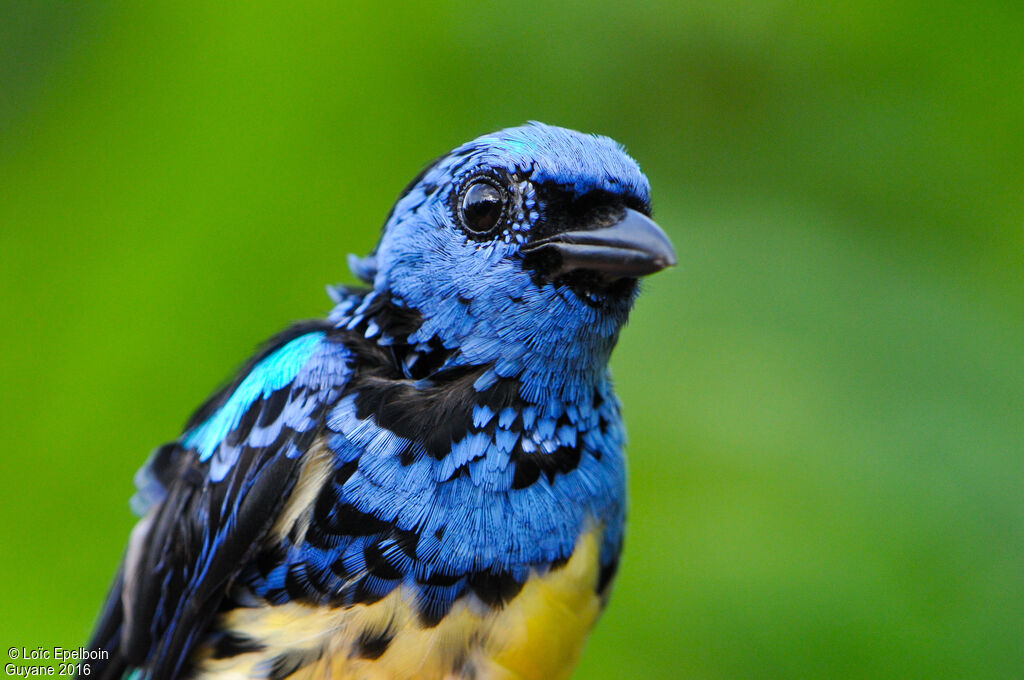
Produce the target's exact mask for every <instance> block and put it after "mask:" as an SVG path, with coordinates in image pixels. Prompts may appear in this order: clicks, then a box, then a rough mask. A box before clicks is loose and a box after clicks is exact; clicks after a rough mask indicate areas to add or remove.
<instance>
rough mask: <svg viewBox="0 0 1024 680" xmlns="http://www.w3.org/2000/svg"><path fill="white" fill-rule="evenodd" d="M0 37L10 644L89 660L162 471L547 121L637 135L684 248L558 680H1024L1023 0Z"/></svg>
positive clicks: (650, 329)
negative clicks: (398, 243) (248, 380)
mask: <svg viewBox="0 0 1024 680" xmlns="http://www.w3.org/2000/svg"><path fill="white" fill-rule="evenodd" d="M142 5H145V6H142ZM0 11H2V14H0V253H2V255H0V257H2V262H3V265H2V270H0V290H2V293H3V303H2V305H0V309H2V312H0V314H2V317H0V319H2V323H3V352H2V353H0V366H2V381H3V387H2V397H0V399H2V404H0V413H2V414H3V420H2V422H3V426H2V437H3V443H2V454H0V466H2V468H0V484H2V488H0V517H2V531H3V534H2V545H3V548H4V551H3V552H4V557H3V559H2V560H0V584H2V588H3V591H2V592H3V596H2V598H0V607H2V611H0V632H2V635H0V645H2V646H3V648H5V649H6V647H7V646H9V645H24V646H36V645H44V646H52V645H63V646H65V647H71V646H75V645H77V644H78V643H80V642H82V641H84V640H85V639H86V637H87V634H88V632H89V630H90V626H91V624H92V621H93V618H94V616H95V615H96V612H97V609H98V607H99V605H100V602H101V600H102V598H103V596H104V594H105V591H106V588H107V585H108V582H109V579H110V578H111V576H112V574H113V571H114V569H115V566H116V564H117V562H118V560H119V558H120V554H121V550H122V547H123V546H124V544H125V541H126V539H127V535H128V532H129V530H130V527H131V526H132V523H133V520H132V517H131V515H130V514H129V512H128V509H127V499H128V497H129V495H130V494H131V476H132V473H133V472H134V470H135V469H136V468H137V467H138V466H139V464H140V463H141V462H142V461H143V460H144V458H145V457H146V455H147V454H148V452H149V451H150V449H151V448H153V447H154V446H155V445H156V444H158V443H160V442H163V441H165V440H167V439H169V438H172V437H174V436H175V435H176V434H177V433H178V428H179V427H180V426H181V424H182V423H183V422H184V420H185V418H186V417H187V415H188V414H189V412H190V411H191V409H192V408H193V407H195V406H196V405H197V404H198V403H199V402H200V401H201V400H202V399H203V398H204V397H205V396H206V395H207V393H208V392H209V391H210V390H211V389H212V388H213V387H214V386H216V385H217V384H218V383H219V382H220V381H221V380H222V379H223V378H225V377H226V376H227V375H228V373H229V372H230V371H231V370H232V368H233V367H234V366H235V365H237V364H238V363H239V362H240V361H241V360H243V359H244V358H245V357H246V356H248V354H249V352H250V351H251V350H252V348H253V347H254V346H255V345H256V344H257V343H258V342H260V341H261V340H262V339H264V338H266V337H267V336H269V335H270V334H272V333H273V332H275V331H276V330H278V329H280V328H281V327H283V326H285V325H286V324H288V323H289V322H290V321H292V320H295V319H300V318H304V317H310V316H316V315H321V314H323V313H325V312H326V311H327V309H328V307H329V303H328V299H327V297H326V296H325V295H324V293H323V285H324V284H325V283H328V282H338V281H351V280H352V276H351V274H350V273H349V272H348V270H347V267H346V265H345V255H346V253H349V252H357V253H363V252H366V251H368V250H369V249H370V248H371V247H372V246H373V244H374V242H375V240H376V236H377V233H378V230H379V227H380V224H381V222H382V220H383V217H384V215H385V214H386V213H387V211H388V209H389V207H390V204H391V202H392V200H393V199H394V198H395V196H396V194H397V193H398V191H399V190H400V189H401V188H402V187H403V186H404V185H405V183H406V182H407V181H408V180H409V179H410V178H411V176H412V175H413V174H415V173H416V172H417V171H418V170H419V168H420V167H421V166H422V165H423V164H424V163H425V162H426V161H427V160H429V159H431V158H433V157H435V156H437V155H438V154H440V153H442V152H444V151H446V150H447V149H449V148H451V147H453V146H455V145H457V144H459V143H461V142H463V141H465V140H468V139H470V138H472V137H475V136H477V135H479V134H482V133H485V132H488V131H491V130H493V129H497V128H500V127H505V126H509V125H516V124H519V123H522V122H523V121H525V120H528V119H538V120H543V121H546V122H550V123H556V124H560V125H564V126H568V127H573V128H577V129H581V130H585V131H593V132H601V133H604V134H608V135H611V136H612V137H614V138H616V139H617V140H619V141H621V142H623V143H624V144H626V145H627V146H628V147H629V149H630V151H631V152H632V154H633V155H634V156H635V157H636V158H637V159H638V160H639V161H640V163H641V165H643V167H644V168H645V170H646V171H647V173H648V175H649V177H650V179H651V183H652V185H653V187H654V195H655V215H656V217H657V218H658V221H659V222H660V223H661V224H662V225H664V226H665V227H666V228H667V230H668V231H669V232H670V233H671V234H672V236H673V237H674V239H675V242H676V245H677V248H678V251H679V255H680V260H681V265H680V266H679V267H678V268H677V269H676V270H673V271H671V272H669V273H665V274H661V275H658V276H656V277H653V278H652V279H651V280H650V281H649V282H648V283H647V289H646V294H645V295H644V296H643V297H642V298H641V300H640V302H639V304H638V306H637V309H636V312H635V314H634V316H633V319H632V322H631V325H630V327H629V328H628V329H627V331H626V332H625V333H624V334H623V337H622V341H621V343H620V346H619V349H618V351H617V354H616V356H615V358H614V361H613V364H614V369H615V372H616V376H617V379H618V385H619V390H620V393H621V396H622V398H623V401H624V402H625V405H626V416H627V421H628V423H629V426H630V432H631V443H630V449H629V453H630V457H631V475H632V477H631V483H630V487H631V494H632V507H631V515H630V517H631V520H630V523H631V526H630V530H629V537H628V542H627V547H626V554H625V559H624V562H623V565H622V570H621V572H620V573H621V576H620V578H619V581H618V585H617V587H616V590H615V594H614V597H613V599H612V603H611V606H610V608H609V609H608V611H607V613H606V614H605V616H604V618H603V620H602V621H601V623H600V625H599V627H598V629H597V631H596V632H595V634H594V635H593V637H592V638H591V642H590V643H589V646H588V649H587V652H586V654H585V655H584V660H583V663H582V666H581V668H580V670H579V672H578V674H577V677H578V678H594V679H596V678H634V677H635V678H641V677H642V678H677V677H678V678H702V679H705V678H706V679H718V678H721V679H726V678H801V679H802V678H822V679H825V678H828V679H834V678H928V679H932V678H971V679H977V678H1021V677H1024V501H1022V491H1024V160H1022V159H1024V87H1022V83H1024V43H1022V35H1024V6H1022V5H1021V4H1020V3H1018V2H975V3H961V2H946V1H939V2H934V1H933V2H923V1H921V2H906V1H903V2H901V1H899V0H897V1H895V2H893V1H891V0H889V1H886V2H881V1H877V2H827V1H826V2H817V3H796V2H782V1H779V0H769V1H762V2H748V1H745V0H733V1H726V2H721V1H719V2H661V3H654V2H652V3H646V4H632V3H629V4H622V5H619V4H618V3H610V2H588V3H580V4H578V5H575V6H569V5H559V6H554V5H551V4H549V3H525V2H504V3H495V4H491V5H486V6H484V5H482V4H477V3H472V4H470V3H467V4H450V3H431V4H429V5H427V4H398V3H376V4H375V7H374V9H367V8H365V7H363V8H360V7H352V6H343V5H341V4H328V5H321V6H304V7H301V8H300V7H296V6H293V5H291V4H287V3H280V4H271V3H237V4H236V3H230V4H225V5H224V6H221V4H220V3H208V2H189V3H185V2H175V3H165V4H163V5H162V6H159V5H154V4H150V3H138V4H137V5H135V4H129V3H125V4H124V5H93V4H89V3H72V2H36V3H7V4H5V5H3V8H2V10H0Z"/></svg>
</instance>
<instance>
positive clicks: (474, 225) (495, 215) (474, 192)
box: [459, 179, 505, 234]
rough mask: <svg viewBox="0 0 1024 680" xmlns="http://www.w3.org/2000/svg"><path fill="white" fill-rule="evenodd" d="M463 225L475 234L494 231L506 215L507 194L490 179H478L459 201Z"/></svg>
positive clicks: (467, 188) (463, 193)
mask: <svg viewBox="0 0 1024 680" xmlns="http://www.w3.org/2000/svg"><path fill="white" fill-rule="evenodd" d="M459 213H460V216H461V218H462V224H463V225H464V226H465V228H466V229H467V230H469V231H471V232H473V233H474V234H486V233H488V232H490V231H491V230H493V229H494V228H495V227H496V226H497V225H498V223H499V222H500V221H501V218H502V216H503V215H504V213H505V193H504V192H503V191H502V190H501V189H499V188H498V187H497V186H495V185H494V183H493V182H492V181H491V180H489V179H478V180H476V181H474V182H473V183H471V184H470V185H469V186H467V187H466V189H465V190H464V191H463V192H462V198H461V199H460V200H459Z"/></svg>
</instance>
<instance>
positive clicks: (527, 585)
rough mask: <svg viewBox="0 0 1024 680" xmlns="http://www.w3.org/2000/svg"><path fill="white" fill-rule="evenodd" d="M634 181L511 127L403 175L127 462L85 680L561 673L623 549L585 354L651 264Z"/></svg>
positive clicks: (666, 245)
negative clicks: (256, 336) (317, 303)
mask: <svg viewBox="0 0 1024 680" xmlns="http://www.w3.org/2000/svg"><path fill="white" fill-rule="evenodd" d="M650 193H651V190H650V184H649V181H648V179H647V177H646V176H645V175H644V173H643V172H642V171H641V170H640V167H639V165H638V164H637V162H636V161H635V160H633V158H632V157H630V156H629V155H628V154H627V152H626V151H625V149H624V147H622V146H621V145H619V144H618V143H617V142H615V141H613V140H612V139H610V138H608V137H604V136H598V135H591V134H583V133H580V132H576V131H573V130H569V129H566V128H561V127H556V126H551V125H546V124H542V123H537V122H532V123H528V124H526V125H522V126H519V127H511V128H507V129H504V130H500V131H498V132H494V133H491V134H487V135H484V136H481V137H479V138H477V139H475V140H473V141H470V142H468V143H466V144H463V145H462V146H459V147H458V148H456V149H454V150H453V151H451V152H450V153H447V154H445V155H443V156H441V157H440V158H438V159H437V160H435V161H434V162H432V163H430V164H429V165H428V166H427V167H426V168H425V169H424V170H423V171H422V172H420V173H419V174H418V175H417V176H416V177H415V178H414V179H413V180H412V182H410V183H409V185H408V186H407V187H406V189H405V190H404V191H403V192H402V193H401V195H400V196H399V198H398V200H397V202H396V203H395V204H394V207H393V208H392V210H391V212H390V214H389V215H388V216H387V218H386V221H385V224H384V227H383V230H382V233H381V236H380V239H379V242H378V244H377V246H376V247H375V249H374V250H373V251H372V252H371V253H370V254H369V255H367V256H364V257H356V256H349V265H350V268H351V269H352V271H353V273H354V275H355V277H357V278H358V279H359V281H360V284H358V285H336V286H328V293H329V294H330V296H331V298H332V301H333V307H332V309H331V311H330V312H329V314H328V315H326V317H325V318H322V319H316V320H310V321H304V322H299V323H296V324H294V325H293V326H291V327H290V328H288V329H287V330H284V331H283V332H281V333H279V334H278V335H276V336H275V337H273V338H272V339H270V340H269V341H268V342H267V343H266V344H265V345H264V346H263V348H262V349H261V350H260V351H258V353H257V354H256V355H255V356H253V357H252V358H251V359H250V360H249V361H248V362H247V363H245V365H244V366H242V368H241V369H240V370H239V371H238V372H237V375H236V376H235V377H234V378H233V379H230V380H229V381H228V382H227V383H226V384H225V385H224V386H223V387H222V388H220V389H219V390H217V391H216V392H215V393H214V394H213V395H212V396H211V397H210V398H209V399H208V400H207V401H206V402H205V403H204V404H203V405H202V406H201V407H200V408H199V409H198V410H197V411H196V412H195V413H194V415H192V417H191V418H190V419H189V420H188V422H187V424H186V425H185V427H184V430H183V431H182V433H181V435H180V436H179V437H178V438H177V439H174V440H173V441H171V442H169V443H167V444H165V445H163V446H160V447H158V448H157V449H156V450H155V451H154V452H153V453H152V454H151V455H150V457H149V459H148V461H147V462H146V463H145V465H144V466H143V467H142V468H141V469H140V470H139V472H138V473H137V474H136V478H135V485H136V493H135V496H134V497H133V498H132V503H131V505H132V509H133V510H134V511H135V513H136V514H138V515H139V516H140V519H139V521H138V523H137V524H136V525H135V527H134V529H133V530H132V532H131V535H130V538H129V541H128V545H127V548H126V550H125V553H124V557H123V559H122V562H121V565H120V568H119V571H118V572H117V575H116V577H115V578H114V581H113V585H112V586H111V589H110V592H109V595H108V597H107V599H106V601H105V604H104V605H103V607H102V610H101V612H100V615H99V618H98V623H97V624H96V628H95V632H94V634H93V637H92V638H91V641H90V643H89V646H90V649H92V650H97V651H98V653H99V656H100V660H97V661H93V662H91V667H90V669H89V675H88V677H89V680H97V679H108V678H120V679H124V680H172V679H177V678H197V679H198V678H268V679H275V680H279V679H283V678H296V679H298V678H311V679H312V678H318V679H320V678H352V679H355V678H365V679H380V680H385V679H390V678H425V679H430V678H439V679H440V678H477V679H481V680H482V679H485V678H516V679H527V678H544V679H550V678H566V677H569V676H570V675H571V674H572V672H573V670H574V669H575V667H576V665H577V664H578V662H579V659H580V656H581V653H582V649H583V646H584V642H585V641H586V638H587V636H588V635H589V633H590V631H591V629H592V627H593V626H594V624H595V622H596V620H597V619H598V617H599V615H600V614H601V612H602V611H603V609H604V608H605V605H606V603H607V600H608V597H609V593H610V588H611V584H612V581H613V579H614V577H615V574H616V571H617V567H618V563H619V556H620V553H621V550H622V545H623V533H624V525H625V516H626V460H625V457H624V446H625V438H626V435H625V428H624V425H623V419H622V415H621V406H620V402H619V400H618V398H617V397H616V395H615V392H614V390H613V386H612V382H611V376H610V373H609V369H608V362H609V358H610V356H611V353H612V349H613V347H614V346H615V344H616V342H617V340H618V337H619V333H620V331H621V329H622V328H623V326H624V324H625V323H626V321H627V317H628V315H629V313H630V310H631V308H632V307H633V305H634V302H635V300H636V298H637V295H638V292H639V283H638V282H639V279H641V278H642V277H644V276H646V275H649V274H653V273H655V272H657V271H659V270H662V269H664V268H666V267H669V266H671V265H675V264H676V262H677V258H676V253H675V250H674V248H673V245H672V242H671V240H670V239H669V237H668V236H667V235H666V234H665V232H664V231H663V230H662V229H661V228H660V227H659V226H658V225H657V224H656V223H655V222H654V221H653V220H652V219H651V197H650ZM94 658H95V655H94ZM81 677H86V676H85V675H82V676H81Z"/></svg>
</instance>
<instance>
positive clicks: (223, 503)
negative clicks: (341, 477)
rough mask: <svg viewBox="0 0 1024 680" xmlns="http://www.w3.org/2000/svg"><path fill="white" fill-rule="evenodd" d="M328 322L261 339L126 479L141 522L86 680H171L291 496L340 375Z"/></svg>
mask: <svg viewBox="0 0 1024 680" xmlns="http://www.w3.org/2000/svg"><path fill="white" fill-rule="evenodd" d="M329 329H330V325H329V324H327V322H309V323H306V324H300V325H297V326H295V327H293V328H291V329H289V330H288V331H285V332H284V333H282V334H280V335H278V336H277V337H275V338H274V339H273V340H271V341H270V342H269V343H268V345H267V346H266V348H265V349H264V350H263V351H262V352H260V353H259V354H258V355H257V356H256V357H254V358H253V359H252V360H251V361H250V362H249V363H248V365H246V366H245V367H244V368H243V369H242V371H241V372H240V373H239V375H238V377H237V378H236V379H235V380H234V381H233V382H232V383H231V384H229V385H228V386H226V387H225V388H224V389H222V390H220V391H219V392H218V393H216V394H215V395H214V396H213V397H211V398H210V400H209V401H208V402H207V403H206V404H204V405H203V407H202V408H200V409H199V411H198V412H197V413H196V414H195V415H194V416H193V417H192V419H191V420H190V421H189V423H188V425H187V426H186V429H185V432H184V434H183V435H182V436H181V437H180V438H179V439H178V440H177V441H175V442H172V443H170V444H167V445H165V446H163V447H161V448H159V449H157V451H156V452H155V453H154V454H153V456H152V458H151V459H150V461H149V462H148V463H147V464H146V466H145V467H144V468H143V469H142V470H140V473H139V475H138V476H137V478H136V483H137V485H138V487H139V491H138V494H137V495H136V497H135V499H133V505H134V507H135V509H136V510H137V511H138V512H140V514H143V517H142V519H141V520H140V522H139V523H138V525H137V526H136V528H135V529H134V530H133V532H132V537H131V541H130V542H129V546H128V550H127V552H126V554H125V557H124V562H123V564H122V566H121V569H120V570H119V572H118V576H117V578H116V580H115V582H114V586H113V588H112V589H111V593H110V595H109V597H108V601H107V603H106V605H105V606H104V609H103V612H102V614H101V618H100V622H99V625H98V627H97V630H96V633H95V636H94V638H93V641H92V643H91V644H92V646H93V648H102V649H105V650H107V652H108V653H109V655H110V658H109V660H108V661H107V662H106V664H105V665H104V668H102V669H99V668H94V669H93V670H94V676H93V677H97V676H98V677H100V678H116V677H120V676H121V675H122V673H123V672H124V671H125V670H126V669H132V668H136V669H139V668H141V669H144V671H143V672H142V673H141V677H144V678H146V680H163V679H165V678H173V677H175V676H176V675H177V674H178V672H179V671H180V670H181V668H182V667H183V664H184V663H185V661H186V659H187V658H188V656H189V652H190V651H191V650H192V648H193V647H194V645H195V644H196V642H197V641H198V640H199V639H200V638H201V636H202V635H203V634H204V632H205V631H206V629H207V627H208V625H209V623H210V619H211V617H212V616H213V615H214V614H215V613H216V611H217V608H218V606H219V605H220V603H221V600H222V599H223V597H224V594H225V592H226V591H227V588H228V586H229V585H230V584H231V583H232V581H233V579H234V578H235V577H236V576H237V575H238V573H239V571H240V569H241V568H242V567H243V566H244V565H245V564H246V562H247V561H248V560H249V559H250V558H251V556H252V555H253V553H254V552H255V550H256V549H257V548H258V546H259V544H260V542H261V540H262V538H263V537H264V536H265V535H266V533H267V532H268V530H269V528H270V527H271V525H272V524H273V523H274V520H275V518H276V516H277V514H278V512H279V511H280V509H281V507H282V505H283V504H284V502H285V500H286V499H287V497H288V495H289V493H290V492H291V490H292V488H293V486H294V484H295V480H296V477H297V475H298V472H299V468H300V465H301V461H302V458H303V455H304V454H305V453H306V452H307V451H308V450H309V449H310V448H311V446H312V445H313V442H314V440H315V439H316V437H317V435H318V434H319V433H320V432H321V431H322V429H323V421H324V412H325V410H326V409H327V407H328V406H329V405H330V404H332V403H333V402H335V401H336V400H337V399H338V396H339V395H340V393H341V391H342V389H343V388H344V386H345V384H346V383H347V381H348V379H349V377H350V375H351V354H350V353H349V351H348V350H347V349H346V348H345V346H344V345H342V344H341V343H340V342H338V341H336V340H333V339H332V338H331V337H330V336H329V335H328V332H329Z"/></svg>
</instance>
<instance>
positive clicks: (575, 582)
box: [194, 529, 601, 680]
mask: <svg viewBox="0 0 1024 680" xmlns="http://www.w3.org/2000/svg"><path fill="white" fill-rule="evenodd" d="M600 534H601V532H600V530H599V529H593V530H590V531H587V532H586V533H584V534H583V535H582V536H581V537H580V538H579V540H578V541H577V544H576V548H575V551H574V552H573V555H572V557H571V558H570V559H569V561H568V562H567V563H566V564H564V565H562V566H561V567H559V568H557V569H554V570H552V571H550V572H548V573H546V574H543V575H535V576H534V577H532V578H531V579H529V580H528V581H527V582H526V583H525V584H524V585H523V588H522V590H520V592H519V594H518V595H517V596H516V597H515V598H513V599H512V600H511V601H510V602H509V603H508V604H506V605H505V607H504V608H502V609H500V610H493V609H490V608H489V607H487V606H486V605H485V604H483V603H482V602H480V601H479V600H476V599H475V598H474V597H473V596H472V595H469V596H466V597H464V598H462V599H460V600H459V601H458V602H457V603H456V604H455V606H454V607H452V610H451V611H450V612H449V614H448V615H447V616H446V617H445V618H444V619H442V620H441V622H440V623H438V624H437V625H436V626H434V627H432V628H423V627H422V626H421V625H420V623H419V620H418V618H417V615H416V611H415V608H414V607H413V606H412V603H413V594H412V593H411V592H410V591H408V590H407V589H404V588H398V589H396V590H394V591H393V592H392V593H391V594H389V595H388V596H387V597H385V598H384V599H382V600H380V601H379V602H376V603H374V604H372V605H355V606H353V607H349V608H346V609H340V608H335V609H330V608H317V607H310V606H307V605H301V604H294V603H291V604H285V605H279V606H274V607H265V608H253V609H235V610H232V611H230V612H227V613H225V614H223V615H222V616H221V619H220V621H219V622H218V623H219V627H221V628H224V629H228V630H232V631H234V632H235V633H237V634H240V635H243V636H245V637H247V638H251V639H252V640H254V641H256V642H259V643H261V644H262V645H263V646H264V649H262V650H261V651H259V652H250V653H245V654H239V655H237V656H233V657H230V658H226V659H214V658H212V657H211V650H210V649H209V648H205V647H204V648H201V649H200V650H199V651H198V654H197V658H196V665H195V668H196V671H195V676H194V677H196V678H214V677H216V678H239V679H241V678H254V677H257V678H258V677H265V676H266V675H267V669H268V668H269V664H270V662H271V660H272V659H274V658H275V657H277V656H278V655H281V654H285V653H293V652H297V651H300V650H308V651H309V652H310V654H311V657H310V658H312V659H316V660H315V661H311V662H310V663H308V664H307V665H304V666H303V667H302V668H300V669H298V670H297V671H296V672H295V673H294V674H292V675H290V676H289V677H290V678H294V679H295V680H307V679H308V680H327V679H328V678H335V679H351V680H356V679H358V680H405V679H407V678H408V679H412V678H422V679H423V680H431V679H434V678H437V679H442V678H443V679H445V680H448V679H455V678H477V679H479V680H489V679H491V678H495V679H497V678H502V679H508V680H528V679H534V678H536V679H537V680H557V679H559V678H568V677H569V676H570V675H571V674H572V672H573V670H574V669H575V668H576V664H577V663H578V662H579V657H580V654H581V652H582V651H583V643H584V642H585V640H586V638H587V635H588V634H589V632H590V629H591V628H592V627H593V625H594V622H595V621H596V620H597V617H598V614H599V613H600V609H601V601H600V597H599V596H598V594H597V592H596V586H597V577H598V564H599V546H600ZM388 630H390V631H392V632H393V633H394V638H393V639H392V640H391V642H390V644H389V645H388V646H387V649H386V650H385V651H384V652H383V654H381V655H380V656H379V657H378V658H376V659H365V658H359V657H358V656H354V655H355V654H357V653H356V651H355V650H356V649H357V641H358V640H359V639H360V637H361V636H373V635H376V634H380V633H384V632H385V631H388Z"/></svg>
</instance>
